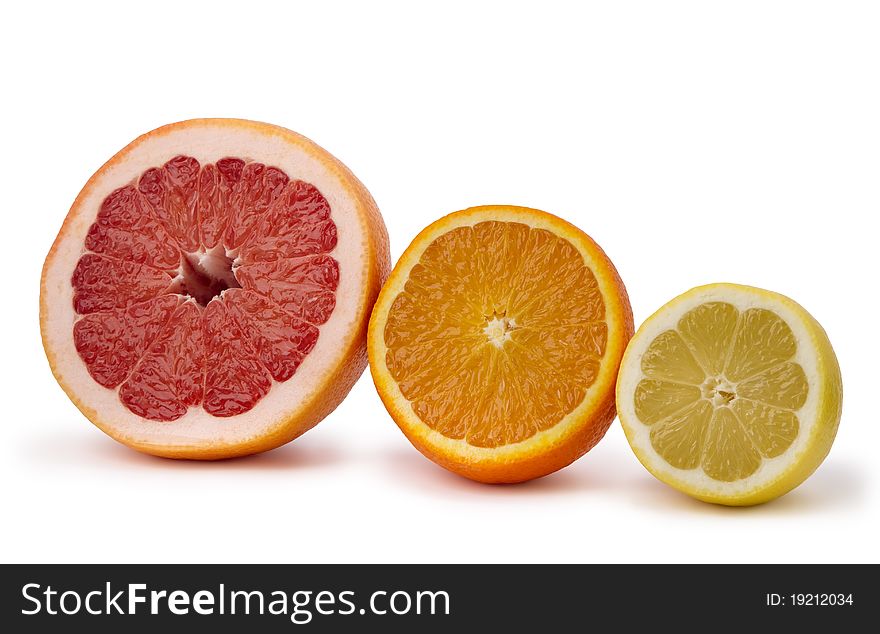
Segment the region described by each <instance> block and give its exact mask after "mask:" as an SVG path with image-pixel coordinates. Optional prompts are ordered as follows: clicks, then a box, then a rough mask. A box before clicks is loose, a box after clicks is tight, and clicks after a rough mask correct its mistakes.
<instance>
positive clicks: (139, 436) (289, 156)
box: [40, 119, 390, 459]
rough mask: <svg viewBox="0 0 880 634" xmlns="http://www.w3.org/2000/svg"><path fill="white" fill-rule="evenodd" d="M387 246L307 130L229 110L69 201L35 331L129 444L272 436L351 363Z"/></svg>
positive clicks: (182, 131)
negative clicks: (232, 116) (246, 118)
mask: <svg viewBox="0 0 880 634" xmlns="http://www.w3.org/2000/svg"><path fill="white" fill-rule="evenodd" d="M389 258H390V255H389V250H388V237H387V232H386V230H385V226H384V224H383V221H382V218H381V216H380V214H379V211H378V209H377V207H376V204H375V202H374V201H373V199H372V197H371V196H370V194H369V193H368V192H367V190H366V188H365V187H364V186H363V185H362V184H361V183H360V181H358V180H357V179H356V178H355V177H354V175H353V174H352V173H351V172H350V171H349V170H348V169H347V168H346V167H345V166H344V165H343V164H342V163H341V162H340V161H338V160H337V159H336V158H334V157H333V156H331V155H330V154H329V153H328V152H326V151H325V150H323V149H322V148H320V147H319V146H317V145H316V144H315V143H313V142H311V141H309V140H308V139H306V138H304V137H302V136H300V135H299V134H296V133H294V132H291V131H290V130H286V129H284V128H281V127H278V126H274V125H269V124H265V123H257V122H253V121H244V120H237V119H196V120H192V121H184V122H181V123H175V124H171V125H167V126H164V127H161V128H159V129H157V130H154V131H152V132H149V133H148V134H145V135H143V136H141V137H139V138H138V139H136V140H135V141H134V142H132V143H131V144H129V145H128V146H126V147H125V148H124V149H123V150H121V151H120V152H119V153H118V154H116V155H115V156H114V157H113V158H112V159H110V160H109V161H108V162H107V163H106V164H105V165H104V166H103V167H102V168H101V169H99V170H98V171H97V173H95V175H94V176H92V178H91V179H89V181H88V183H86V185H85V187H84V188H83V190H82V191H81V192H80V194H79V196H78V197H77V198H76V201H75V202H74V203H73V207H72V208H71V210H70V212H69V213H68V215H67V218H66V219H65V221H64V224H63V226H62V227H61V231H60V232H59V234H58V237H57V238H56V240H55V243H54V244H53V245H52V249H51V250H50V252H49V255H48V256H47V258H46V262H45V265H44V267H43V275H42V280H41V287H40V327H41V330H42V337H43V345H44V347H45V350H46V355H47V357H48V359H49V364H50V366H51V368H52V372H53V373H54V374H55V377H56V379H57V380H58V382H59V383H60V384H61V387H62V388H63V389H64V391H65V392H66V393H67V395H68V396H69V397H70V399H71V400H72V401H73V402H74V403H75V404H76V406H77V407H78V408H79V409H80V411H82V413H83V414H85V416H86V417H87V418H88V419H89V420H91V421H92V422H93V423H94V424H95V425H97V426H98V427H99V428H100V429H102V430H103V431H105V432H106V433H107V434H109V435H110V436H112V437H113V438H115V439H116V440H118V441H120V442H122V443H124V444H126V445H128V446H130V447H133V448H135V449H138V450H140V451H144V452H146V453H150V454H155V455H158V456H167V457H173V458H199V459H216V458H227V457H232V456H239V455H245V454H250V453H255V452H258V451H264V450H267V449H272V448H274V447H277V446H279V445H281V444H283V443H286V442H288V441H290V440H292V439H293V438H296V437H297V436H299V435H300V434H302V433H303V432H305V431H307V430H308V429H310V428H311V427H313V426H314V425H315V424H317V423H318V422H319V421H320V420H321V419H322V418H324V417H325V416H326V415H327V414H328V413H330V412H331V411H332V410H333V409H334V408H335V407H336V406H337V405H338V404H339V402H340V401H341V400H342V399H343V398H344V397H345V395H346V394H347V393H348V391H349V390H350V389H351V387H352V385H353V384H354V382H355V381H356V380H357V378H358V377H359V376H360V375H361V373H362V372H363V370H364V368H365V366H366V363H367V355H366V330H367V323H368V320H369V315H370V310H371V308H372V306H373V302H374V301H375V299H376V296H377V294H378V292H379V289H380V288H381V285H382V283H383V281H384V280H385V278H386V277H387V274H388V270H389Z"/></svg>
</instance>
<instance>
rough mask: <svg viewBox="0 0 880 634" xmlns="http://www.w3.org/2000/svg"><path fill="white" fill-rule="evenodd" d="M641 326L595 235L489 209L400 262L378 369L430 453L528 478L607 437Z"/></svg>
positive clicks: (401, 418) (476, 471) (517, 211)
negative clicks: (618, 383) (629, 345)
mask: <svg viewBox="0 0 880 634" xmlns="http://www.w3.org/2000/svg"><path fill="white" fill-rule="evenodd" d="M631 333H632V316H631V311H630V309H629V302H628V299H627V298H626V291H625V289H624V288H623V285H622V283H621V282H620V279H619V277H618V276H617V272H616V270H615V269H614V267H613V265H612V264H611V262H610V261H609V260H608V258H607V256H605V254H604V253H603V252H602V251H601V249H599V247H598V246H597V245H596V244H595V243H594V242H593V241H592V240H591V239H590V238H589V237H588V236H586V235H585V234H583V232H581V231H580V230H578V229H577V228H575V227H573V226H572V225H570V224H568V223H567V222H565V221H563V220H561V219H559V218H556V217H555V216H551V215H550V214H546V213H544V212H540V211H537V210H533V209H527V208H522V207H477V208H473V209H470V210H465V211H463V212H458V213H456V214H451V215H450V216H447V217H446V218H444V219H441V220H440V221H438V222H437V223H434V225H431V227H429V228H428V229H426V230H425V231H424V232H422V234H420V235H419V237H417V238H416V240H415V241H414V242H413V244H412V245H411V246H410V248H409V249H407V252H406V253H405V254H404V256H403V257H402V258H401V261H400V262H399V263H398V266H397V267H396V268H395V270H394V272H393V273H392V275H391V278H389V283H388V284H387V285H386V286H385V288H384V289H383V291H382V293H381V294H380V298H379V301H378V302H377V305H376V308H375V309H374V312H373V317H372V320H371V324H370V335H369V351H370V359H371V370H372V372H373V377H374V380H375V381H376V385H377V388H378V389H379V393H380V395H381V396H382V399H383V401H384V402H385V404H386V406H387V407H388V409H389V412H390V413H391V414H392V416H393V417H394V419H395V421H396V422H397V423H398V425H399V426H400V427H401V429H402V430H403V431H404V433H405V434H406V435H407V437H408V438H409V439H410V440H411V441H412V442H413V444H414V445H415V446H416V447H417V448H418V449H419V450H420V451H422V452H423V453H425V454H426V455H427V456H428V457H429V458H431V459H432V460H434V461H436V462H438V463H440V464H441V465H443V466H445V467H447V468H449V469H450V470H452V471H455V472H457V473H459V474H461V475H465V476H467V477H470V478H473V479H476V480H481V481H486V482H517V481H522V480H527V479H530V478H533V477H538V476H540V475H545V474H547V473H550V472H552V471H554V470H556V469H559V468H561V467H563V466H565V465H566V464H568V463H570V462H571V461H573V460H574V459H576V458H577V457H579V456H580V455H582V454H583V453H585V452H586V451H587V450H588V449H589V448H590V447H592V446H593V445H594V444H595V443H596V442H597V441H598V440H599V439H600V438H601V437H602V435H603V434H604V433H605V430H606V429H607V427H608V424H609V423H610V421H611V419H612V418H613V416H614V400H613V382H614V374H615V373H616V368H617V365H618V364H619V362H620V356H621V355H622V351H623V347H624V346H625V344H626V341H627V340H628V339H629V336H630V335H631Z"/></svg>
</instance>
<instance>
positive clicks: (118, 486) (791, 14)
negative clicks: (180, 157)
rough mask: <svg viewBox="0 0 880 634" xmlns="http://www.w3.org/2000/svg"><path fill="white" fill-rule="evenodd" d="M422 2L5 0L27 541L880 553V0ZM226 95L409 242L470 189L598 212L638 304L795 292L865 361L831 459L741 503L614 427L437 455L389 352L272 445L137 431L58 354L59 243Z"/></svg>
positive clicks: (229, 107)
mask: <svg viewBox="0 0 880 634" xmlns="http://www.w3.org/2000/svg"><path fill="white" fill-rule="evenodd" d="M421 4H422V3H404V2H401V3H399V4H389V3H379V2H363V3H351V4H339V3H329V2H309V3H298V4H294V3H282V2H278V3H262V2H253V1H251V2H241V1H239V2H234V3H225V2H210V3H208V2H205V3H189V2H180V1H176V2H159V1H155V0H153V1H151V2H149V3H143V2H141V3H121V2H120V3H107V4H106V5H96V4H90V3H80V2H76V3H58V4H57V5H42V4H41V3H36V2H33V3H31V2H29V3H25V2H19V3H7V4H6V5H4V8H3V9H2V11H3V15H2V17H0V23H2V26H0V30H2V33H0V57H2V59H3V64H2V70H0V73H2V83H0V86H2V88H0V90H2V92H3V95H4V96H3V99H2V102H0V112H2V117H0V125H2V137H0V138H2V151H0V178H2V188H0V193H2V201H3V202H2V207H3V209H2V218H3V220H4V221H5V230H4V240H3V244H4V247H3V258H2V259H3V265H4V266H3V270H4V275H3V312H2V326H3V328H2V332H3V334H4V335H5V336H4V338H3V351H4V354H3V360H4V362H5V363H3V364H2V370H0V371H2V373H3V375H2V385H3V410H4V411H3V414H2V416H0V420H2V422H0V425H2V428H3V433H2V440H0V487H2V500H0V503H2V509H3V511H2V520H0V556H2V561H26V562H35V561H70V562H131V561H137V562H156V561H166V562H178V561H182V562H230V561H233V562H307V561H308V562H346V561H368V562H508V561H530V562H538V561H553V562H598V561H611V562H627V561H669V562H685V561H693V562H703V561H722V562H763V561H771V562H776V561H792V562H801V561H822V562H825V561H843V562H857V561H873V562H877V561H880V556H878V554H880V550H878V539H877V534H878V528H880V525H878V524H880V523H878V518H880V514H878V513H880V511H878V502H880V495H878V486H880V460H878V455H880V454H878V447H880V417H878V411H880V406H878V391H880V390H878V355H880V350H878V345H877V332H878V330H877V329H878V312H880V311H878V309H880V304H878V299H877V296H878V294H877V288H878V286H877V274H878V266H877V244H878V233H877V221H876V217H877V214H878V210H880V187H878V185H880V181H878V175H880V74H878V70H880V37H878V32H880V15H878V9H877V5H876V4H874V5H873V6H872V3H867V2H866V3H855V2H852V3H850V2H827V3H816V2H737V3H734V2H730V3H713V2H689V3H684V2H677V3H676V2H671V3H670V2H663V3H660V2H645V3H629V2H615V3H601V4H598V3H597V4H595V5H587V4H583V3H574V2H572V3H553V2H547V1H541V2H532V3H524V4H515V3H511V2H504V3H497V4H493V3H481V2H465V3H457V2H444V3H437V5H436V7H435V8H433V9H428V8H422V7H421V6H420V5H421ZM211 116H218V117H225V116H228V117H244V118H250V119H257V120H263V121H268V122H272V123H277V124H280V125H283V126H286V127H289V128H292V129H294V130H297V131H299V132H301V133H303V134H305V135H306V136H309V137H311V138H312V139H314V140H315V141H317V142H318V143H320V144H321V145H323V146H324V147H325V148H327V149H328V150H330V151H331V152H332V153H334V154H335V155H336V156H338V157H339V158H340V159H342V160H343V161H344V162H345V163H347V164H348V166H349V167H351V169H352V170H353V171H354V172H355V173H356V174H357V175H358V176H359V177H360V179H361V180H362V181H363V182H364V183H365V184H366V185H367V187H368V188H369V189H370V190H371V192H372V193H373V195H374V197H375V198H376V200H377V201H378V203H379V207H380V208H381V209H382V211H383V214H384V217H385V221H386V223H387V225H388V228H389V232H390V235H391V249H392V258H393V259H395V260H396V258H397V257H398V256H399V255H400V253H401V252H402V251H403V249H404V248H405V247H406V246H407V244H408V243H409V241H410V240H411V239H412V238H413V237H414V236H415V234H416V233H417V232H418V231H419V230H420V229H421V228H422V227H423V226H425V225H426V224H428V223H429V222H431V221H433V220H434V219H436V218H438V217H439V216H441V215H443V214H446V213H448V212H451V211H454V210H457V209H461V208H464V207H468V206H471V205H476V204H485V203H514V204H521V205H528V206H534V207H539V208H542V209H546V210H548V211H551V212H553V213H556V214H558V215H561V216H563V217H564V218H567V219H568V220H571V221H573V222H575V223H576V224H578V225H579V226H580V227H582V228H583V229H584V230H585V231H587V232H588V233H589V234H591V235H592V236H593V237H594V238H595V239H596V240H597V241H598V242H599V243H600V244H601V245H602V246H603V247H604V248H605V249H606V251H607V252H608V254H609V255H610V256H611V258H612V259H613V260H614V262H615V263H616V265H617V267H618V269H619V270H620V273H621V275H622V276H623V279H624V281H625V282H626V284H627V287H628V289H629V292H630V295H631V298H632V303H633V309H634V312H635V318H636V323H637V324H639V323H641V321H642V320H643V319H644V318H645V317H647V316H648V315H649V314H650V313H651V312H653V311H654V310H655V309H656V308H658V307H659V306H660V305H661V304H663V303H664V302H666V301H667V300H669V299H670V298H672V297H673V296H675V295H677V294H679V293H681V292H683V291H685V290H687V289H689V288H690V287H692V286H694V285H697V284H702V283H706V282H713V281H731V282H740V283H747V284H751V285H756V286H762V287H765V288H770V289H773V290H777V291H780V292H782V293H785V294H787V295H789V296H791V297H793V298H794V299H796V300H797V301H799V302H800V303H801V304H803V305H804V306H805V307H806V308H807V309H808V310H810V311H811V312H812V313H813V315H814V316H815V317H816V318H817V319H818V320H819V321H820V322H821V323H822V324H823V325H824V326H825V328H826V330H827V331H828V333H829V335H830V337H831V340H832V343H833V344H834V346H835V348H836V350H837V353H838V355H839V358H840V364H841V367H842V370H843V376H844V386H845V402H844V415H843V420H842V422H841V425H840V432H839V434H838V437H837V441H836V443H835V445H834V448H833V449H832V451H831V454H830V456H829V457H828V459H827V460H826V462H825V463H824V464H823V465H822V467H821V468H820V469H819V470H818V471H817V472H816V473H815V475H814V476H813V477H812V478H810V479H809V480H808V481H807V482H806V483H805V484H804V485H802V486H801V487H800V488H799V489H797V490H796V491H794V492H793V493H791V494H789V495H788V496H786V497H784V498H782V499H779V500H777V501H776V502H773V503H770V504H767V505H764V506H761V507H755V508H749V509H728V508H722V507H717V506H711V505H707V504H703V503H700V502H696V501H692V500H691V499H689V498H687V497H685V496H683V495H681V494H678V493H676V492H675V491H673V490H671V489H669V488H667V487H665V486H664V485H662V484H661V483H659V482H658V481H655V480H654V479H653V478H652V476H651V475H649V474H648V473H647V471H645V470H644V469H643V468H642V467H641V465H640V464H639V463H638V461H637V460H636V459H635V457H634V456H633V455H632V453H631V452H630V449H629V447H628V445H627V443H626V441H625V439H624V436H623V433H622V432H621V429H620V427H619V424H618V423H617V422H615V423H614V425H613V426H612V428H611V430H610V431H609V433H608V435H607V436H606V438H605V439H604V440H603V441H602V442H601V443H600V444H599V445H598V446H597V447H596V448H595V449H593V450H592V451H591V452H590V453H589V454H588V455H586V456H585V457H584V458H583V459H581V460H580V461H578V462H577V463H575V464H574V465H572V466H571V467H569V468H567V469H565V470H563V471H561V472H559V473H557V474H555V475H552V476H549V477H547V478H544V479H542V480H539V481H535V482H532V483H529V484H524V485H519V486H486V485H479V484H475V483H471V482H469V481H466V480H463V479H461V478H458V477H456V476H453V475H451V474H448V473H446V472H445V471H443V470H442V469H440V468H439V467H437V466H435V465H434V464H433V463H431V462H429V461H427V460H426V459H424V458H423V457H422V456H421V455H420V454H419V453H418V452H416V451H415V450H414V449H413V448H412V447H411V446H410V445H409V443H408V442H407V441H406V439H405V438H404V437H403V435H402V434H401V433H400V432H399V431H398V429H397V428H396V426H395V425H394V423H393V422H392V420H391V418H390V417H389V416H388V415H387V414H386V412H385V410H384V409H383V407H382V404H381V402H380V401H379V398H378V397H377V395H376V393H375V390H374V388H373V385H372V382H371V381H370V378H369V376H368V374H365V375H364V376H363V377H362V379H361V381H360V382H359V383H358V384H357V385H356V387H355V388H354V390H353V391H352V393H351V395H350V396H349V397H348V399H347V400H346V401H345V402H344V403H343V404H342V405H341V406H340V407H339V408H338V409H337V410H336V412H334V413H333V414H332V415H331V416H329V417H328V418H327V419H326V420H325V421H324V422H323V423H321V424H320V425H319V426H318V427H317V428H316V429H314V430H313V431H311V432H309V433H308V434H306V435H305V436H303V437H302V438H300V439H298V440H296V441H295V442H294V443H292V444H291V445H288V446H286V447H284V448H282V449H279V450H276V451H273V452H270V453H267V454H264V455H260V456H256V457H252V458H246V459H240V460H235V461H227V462H217V463H207V464H203V463H193V462H174V461H168V460H163V459H158V458H153V457H149V456H144V455H140V454H138V453H135V452H133V451H131V450H129V449H127V448H125V447H123V446H121V445H118V444H116V443H115V442H114V441H113V440H111V439H110V438H108V437H106V436H104V435H103V434H102V433H101V432H100V431H98V430H97V429H96V428H95V427H93V426H92V425H91V424H89V422H88V421H87V420H86V419H85V418H83V417H82V416H81V415H80V414H79V412H78V411H77V410H76V409H75V408H74V406H73V405H72V404H71V403H70V402H69V401H68V399H67V397H66V396H65V395H64V394H63V393H62V391H61V389H60V388H59V387H58V385H57V384H56V383H55V381H54V379H53V378H52V375H51V373H50V371H49V368H48V365H47V363H46V361H45V358H44V355H43V351H42V348H41V344H40V337H39V327H38V318H37V317H38V315H37V306H38V292H39V277H40V269H41V266H42V263H43V258H44V257H45V254H46V252H47V251H48V249H49V246H50V245H51V243H52V241H53V239H54V237H55V234H56V232H57V230H58V228H59V227H60V226H61V222H62V220H63V219H64V216H65V214H66V212H67V209H68V208H69V206H70V204H71V202H72V201H73V199H74V197H75V196H76V194H77V192H78V191H79V189H80V188H81V187H82V185H83V184H84V183H85V182H86V180H87V179H88V177H89V176H90V175H91V174H92V172H94V171H95V170H96V169H97V168H98V167H100V166H101V164H102V163H103V162H104V161H105V160H106V159H107V158H109V157H110V156H111V155H112V154H113V153H114V152H116V151H117V150H119V149H120V148H121V147H122V146H124V145H125V144H127V143H128V142H129V141H131V140H132V139H133V138H134V137H135V136H137V135H139V134H141V133H143V132H146V131H148V130H150V129H152V128H155V127H157V126H159V125H162V124H164V123H169V122H172V121H177V120H182V119H187V118H192V117H211Z"/></svg>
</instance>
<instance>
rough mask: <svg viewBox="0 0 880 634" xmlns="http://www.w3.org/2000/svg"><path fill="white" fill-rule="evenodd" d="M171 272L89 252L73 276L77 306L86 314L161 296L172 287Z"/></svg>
mask: <svg viewBox="0 0 880 634" xmlns="http://www.w3.org/2000/svg"><path fill="white" fill-rule="evenodd" d="M171 282H172V277H171V275H170V274H169V273H167V272H164V271H160V270H158V269H154V268H152V267H149V266H145V265H143V264H137V263H135V262H131V261H125V260H118V259H115V258H110V257H107V256H105V255H97V254H94V253H86V254H85V255H83V256H82V257H81V258H80V259H79V260H78V261H77V263H76V268H75V269H74V271H73V275H72V276H71V278H70V285H71V286H72V287H73V308H74V310H75V311H76V312H77V313H79V314H81V315H85V314H88V313H95V312H99V311H109V310H113V309H115V308H126V307H127V306H130V305H131V304H135V303H138V302H142V301H145V300H147V299H151V298H153V297H157V296H159V295H160V294H162V293H163V292H165V291H167V290H169V288H170V287H171Z"/></svg>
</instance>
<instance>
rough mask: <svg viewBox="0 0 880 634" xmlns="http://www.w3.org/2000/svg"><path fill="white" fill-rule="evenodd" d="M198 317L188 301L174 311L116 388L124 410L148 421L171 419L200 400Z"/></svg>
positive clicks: (202, 357)
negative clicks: (127, 376)
mask: <svg viewBox="0 0 880 634" xmlns="http://www.w3.org/2000/svg"><path fill="white" fill-rule="evenodd" d="M201 317H202V315H201V311H200V310H199V308H198V306H197V305H196V304H195V303H194V302H192V301H187V302H184V303H183V304H181V306H180V307H179V308H177V309H176V310H175V311H174V313H173V314H172V315H171V318H170V319H169V320H168V322H167V323H166V324H165V325H164V326H163V327H162V329H161V331H160V332H159V334H158V335H157V336H156V339H155V340H154V341H153V343H152V344H150V347H149V348H147V351H146V354H144V356H143V357H142V358H141V360H140V361H139V362H138V364H137V365H136V366H135V368H134V371H133V372H132V373H131V376H130V377H129V378H128V379H127V380H126V381H125V382H124V383H123V384H122V386H121V387H120V388H119V399H120V400H121V401H122V403H124V404H125V406H126V407H127V408H128V409H130V410H131V411H132V412H134V413H135V414H137V415H138V416H143V417H144V418H149V419H151V420H157V421H171V420H176V419H178V418H180V417H181V416H183V415H184V414H185V413H186V410H187V408H189V407H191V406H193V405H198V404H199V403H200V402H201V400H202V393H203V387H204V378H203V375H204V365H205V346H204V343H203V338H202V323H201V321H202V320H201Z"/></svg>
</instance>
